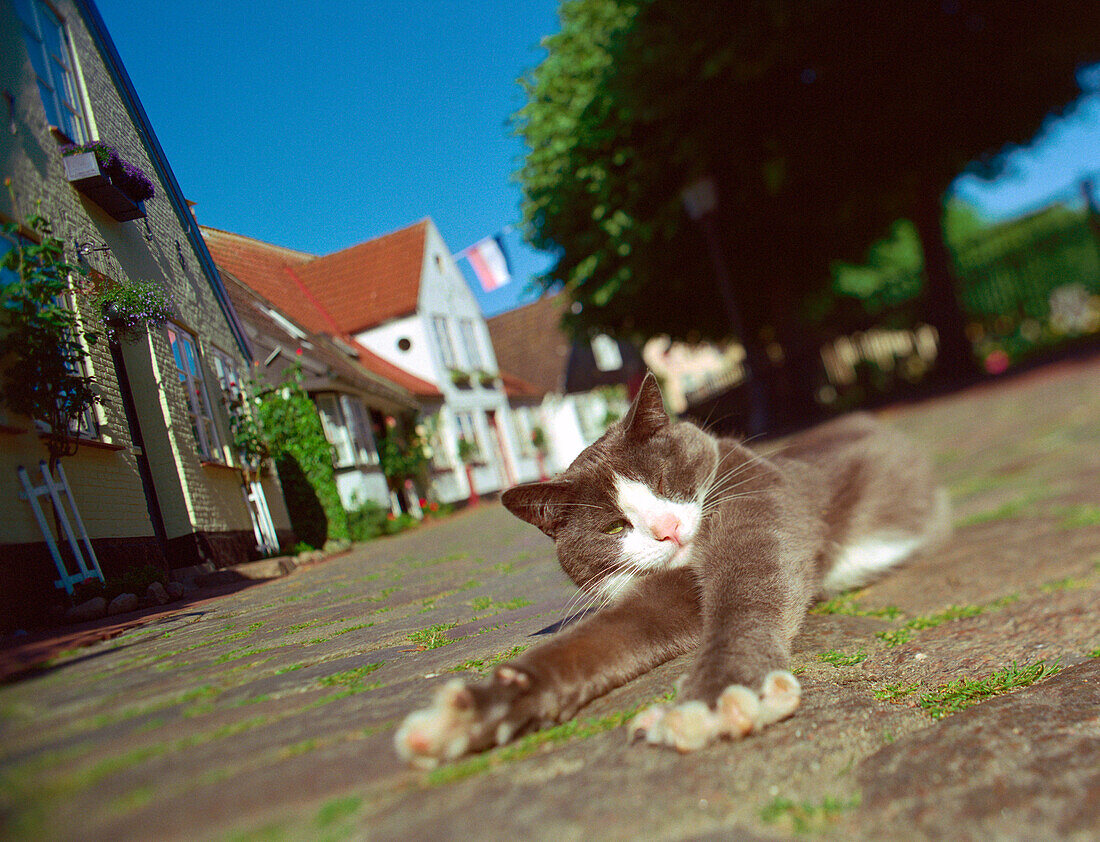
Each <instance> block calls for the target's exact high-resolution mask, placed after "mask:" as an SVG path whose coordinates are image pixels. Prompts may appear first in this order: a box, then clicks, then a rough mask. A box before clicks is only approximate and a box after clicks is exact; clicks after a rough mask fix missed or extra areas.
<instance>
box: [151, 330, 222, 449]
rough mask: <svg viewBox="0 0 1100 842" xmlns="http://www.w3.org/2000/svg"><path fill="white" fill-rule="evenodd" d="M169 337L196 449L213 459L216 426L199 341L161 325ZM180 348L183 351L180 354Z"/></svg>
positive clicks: (216, 446) (217, 444)
mask: <svg viewBox="0 0 1100 842" xmlns="http://www.w3.org/2000/svg"><path fill="white" fill-rule="evenodd" d="M164 329H165V331H166V332H167V334H168V346H169V347H170V348H171V350H172V359H173V360H174V361H175V363H176V373H177V374H178V375H179V378H180V383H181V384H182V385H183V388H184V391H185V392H186V393H187V411H188V414H189V416H190V419H191V430H192V432H193V433H194V434H195V441H196V443H197V444H198V446H199V453H200V454H201V455H202V456H203V457H204V458H206V459H215V458H217V455H218V453H219V451H220V450H221V440H220V437H219V435H218V426H217V424H216V423H215V422H214V411H213V408H212V405H211V403H210V392H209V391H208V390H207V388H206V379H205V378H204V377H203V373H202V356H201V354H200V353H199V343H198V339H197V338H196V337H195V335H194V334H193V333H191V332H190V331H188V330H187V329H185V328H182V327H180V326H179V325H177V324H176V323H175V322H169V323H168V324H166V325H165V326H164ZM181 349H182V351H181Z"/></svg>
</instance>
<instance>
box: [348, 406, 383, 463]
mask: <svg viewBox="0 0 1100 842" xmlns="http://www.w3.org/2000/svg"><path fill="white" fill-rule="evenodd" d="M340 404H341V408H342V409H343V410H344V420H345V421H347V422H348V428H349V429H350V430H351V435H352V441H353V442H354V444H355V451H356V455H357V456H358V458H359V463H360V464H362V465H377V464H379V463H380V462H381V461H382V460H381V458H380V457H379V455H378V445H377V444H376V443H375V441H374V433H373V432H371V427H370V417H369V416H368V415H367V408H366V407H365V406H363V401H361V400H360V399H359V398H357V397H355V396H354V395H341V396H340Z"/></svg>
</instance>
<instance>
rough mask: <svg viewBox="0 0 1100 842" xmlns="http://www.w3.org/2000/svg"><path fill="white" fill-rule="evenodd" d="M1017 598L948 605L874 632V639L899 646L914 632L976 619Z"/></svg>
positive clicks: (1010, 597)
mask: <svg viewBox="0 0 1100 842" xmlns="http://www.w3.org/2000/svg"><path fill="white" fill-rule="evenodd" d="M1019 598H1020V595H1019V594H1009V595H1008V596H1004V597H1001V598H1000V599H996V600H994V601H993V602H987V603H985V604H983V605H949V606H948V607H947V608H945V609H944V610H943V611H936V612H934V613H932V614H923V615H921V616H920V617H914V618H913V619H912V620H909V621H907V622H906V623H905V624H904V625H902V626H901V627H900V628H896V629H891V630H889V631H881V632H875V637H877V638H879V640H881V641H883V642H884V643H885V644H886V645H887V646H900V645H901V644H903V643H906V642H908V641H909V639H910V638H911V637H912V636H913V632H914V631H920V630H923V629H933V628H935V627H936V626H940V625H943V624H944V623H947V622H950V621H951V620H959V619H962V618H963V617H976V616H978V615H979V614H984V613H986V612H987V611H995V610H997V609H998V608H1004V607H1005V606H1006V605H1011V604H1012V603H1013V602H1016V601H1017V600H1019Z"/></svg>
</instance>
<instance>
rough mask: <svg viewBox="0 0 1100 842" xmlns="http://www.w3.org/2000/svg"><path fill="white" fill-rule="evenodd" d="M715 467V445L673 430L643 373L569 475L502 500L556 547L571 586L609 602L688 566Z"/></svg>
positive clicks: (696, 433)
mask: <svg viewBox="0 0 1100 842" xmlns="http://www.w3.org/2000/svg"><path fill="white" fill-rule="evenodd" d="M716 461H717V445H716V444H715V441H714V439H713V438H712V437H711V436H709V435H707V434H706V433H704V432H703V431H702V430H700V429H699V428H698V427H696V426H694V425H693V424H689V423H674V422H672V421H671V420H670V419H669V417H668V415H667V414H666V413H665V409H664V402H663V400H662V398H661V390H660V388H659V387H658V385H657V380H656V378H655V377H654V376H653V375H652V374H647V375H646V378H645V380H644V381H643V383H642V386H641V389H640V390H639V392H638V395H637V397H636V398H635V399H634V402H633V403H632V404H631V406H630V410H629V411H628V412H627V414H626V416H625V417H624V418H623V419H622V420H620V421H617V422H615V423H614V424H612V425H611V426H610V427H609V428H608V430H607V432H606V433H605V434H604V435H603V436H602V437H601V438H600V439H599V440H598V441H596V442H594V443H593V444H591V445H590V446H589V447H587V448H586V449H585V450H584V451H582V452H581V454H580V455H579V456H578V457H577V458H576V459H575V460H574V461H573V464H572V465H570V466H569V468H568V469H567V470H565V471H564V472H563V473H562V474H560V475H559V476H558V477H556V478H555V479H553V480H552V481H549V482H533V483H527V484H524V485H518V486H516V487H515V488H511V489H509V490H508V491H506V492H505V493H504V495H503V497H502V498H501V499H502V501H503V502H504V505H505V506H506V507H507V508H508V510H509V511H511V512H512V513H513V514H515V515H516V516H517V517H520V518H522V519H523V520H526V521H528V522H529V523H532V524H534V525H535V526H537V527H538V528H539V529H541V530H542V531H543V532H545V533H546V534H547V535H549V536H550V537H551V538H553V539H554V541H555V543H556V544H557V550H558V559H559V560H560V561H561V565H562V567H563V568H564V569H565V572H566V573H567V574H568V575H569V577H570V578H571V579H572V580H573V581H574V582H576V583H577V585H578V586H579V587H581V588H582V589H584V590H585V591H588V592H591V593H600V594H602V595H604V596H606V597H608V598H613V597H614V596H615V594H616V593H617V592H619V591H620V590H621V589H622V588H624V587H625V586H626V584H627V583H628V581H629V580H630V579H631V578H633V577H634V576H638V575H644V574H645V573H647V572H652V571H655V570H662V569H668V568H671V567H677V566H680V565H682V564H686V563H687V562H688V561H689V560H690V557H691V552H692V549H693V546H694V543H693V542H694V540H695V538H696V537H697V536H698V533H699V527H700V525H701V524H702V520H703V498H704V496H705V493H706V486H707V485H708V483H709V481H710V480H711V477H712V475H713V472H714V468H715V464H716Z"/></svg>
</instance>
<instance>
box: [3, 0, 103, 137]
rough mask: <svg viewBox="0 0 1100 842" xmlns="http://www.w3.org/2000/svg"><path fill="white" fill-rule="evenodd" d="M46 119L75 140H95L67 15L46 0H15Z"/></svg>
mask: <svg viewBox="0 0 1100 842" xmlns="http://www.w3.org/2000/svg"><path fill="white" fill-rule="evenodd" d="M14 5H15V10H16V14H17V15H18V16H19V19H20V21H22V23H23V42H24V44H25V45H26V47H27V53H28V55H29V56H30V60H31V67H32V68H33V70H34V75H35V80H36V81H37V83H38V93H39V96H40V97H41V99H42V108H43V110H44V111H45V112H46V120H47V122H49V123H50V124H51V125H54V126H56V127H57V128H59V129H60V130H61V131H63V132H64V133H65V134H66V135H67V136H68V138H69V139H70V140H72V141H73V142H75V143H86V142H87V141H89V140H91V139H92V138H91V134H92V133H91V129H90V126H91V120H90V119H89V117H88V114H87V112H86V103H85V98H84V92H83V83H82V80H81V78H80V70H79V65H78V64H77V61H76V54H75V53H74V51H73V48H72V41H71V40H70V38H69V30H68V27H67V26H66V25H65V19H64V18H62V17H61V15H59V14H58V13H57V11H56V10H55V9H54V8H53V7H52V6H51V5H50V4H49V3H46V2H44V0H15V2H14Z"/></svg>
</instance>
